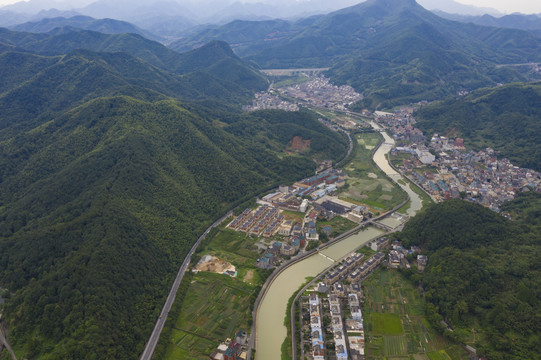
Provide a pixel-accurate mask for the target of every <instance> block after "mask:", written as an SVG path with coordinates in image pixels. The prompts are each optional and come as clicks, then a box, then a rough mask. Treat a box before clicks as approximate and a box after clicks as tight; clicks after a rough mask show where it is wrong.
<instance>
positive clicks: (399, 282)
mask: <svg viewBox="0 0 541 360" xmlns="http://www.w3.org/2000/svg"><path fill="white" fill-rule="evenodd" d="M363 288H364V295H365V303H364V305H363V311H364V319H365V329H366V338H367V347H366V359H404V360H407V359H415V360H440V359H441V360H461V359H467V354H466V352H465V351H464V350H463V349H462V348H461V347H460V346H458V345H455V344H453V343H450V342H449V341H448V340H446V339H445V338H444V337H443V336H441V335H439V334H438V333H437V332H436V331H434V330H433V329H432V328H431V327H430V326H429V324H428V322H427V321H426V319H425V316H424V301H423V300H422V299H421V297H420V293H419V290H418V289H417V288H415V287H414V286H413V285H412V283H411V282H410V281H409V280H408V279H406V278H405V277H404V276H403V275H402V274H400V273H399V272H398V271H396V270H388V269H385V268H380V269H379V270H377V271H376V272H375V273H374V274H372V275H371V276H370V277H368V278H367V280H366V281H365V282H364V283H363Z"/></svg>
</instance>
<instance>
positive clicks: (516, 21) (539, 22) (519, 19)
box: [436, 12, 541, 37]
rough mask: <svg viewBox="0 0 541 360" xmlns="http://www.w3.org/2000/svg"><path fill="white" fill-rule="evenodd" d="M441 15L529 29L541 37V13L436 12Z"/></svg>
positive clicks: (477, 22) (476, 22) (495, 25)
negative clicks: (492, 14) (480, 13)
mask: <svg viewBox="0 0 541 360" xmlns="http://www.w3.org/2000/svg"><path fill="white" fill-rule="evenodd" d="M436 13H437V14H438V15H439V16H441V17H444V18H446V19H450V20H456V21H460V22H464V23H473V24H477V25H483V26H493V27H499V28H509V29H520V30H528V31H530V32H532V33H533V34H535V35H537V36H540V37H541V15H523V14H511V15H505V16H500V17H495V16H491V15H487V14H486V15H482V16H466V15H457V14H449V13H445V12H436Z"/></svg>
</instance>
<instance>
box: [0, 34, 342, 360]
mask: <svg viewBox="0 0 541 360" xmlns="http://www.w3.org/2000/svg"><path fill="white" fill-rule="evenodd" d="M19 35H20V36H22V37H25V36H27V35H26V34H22V35H21V34H19ZM19 35H18V36H19ZM218 45H221V44H218ZM210 49H212V48H210ZM140 50H141V51H143V50H144V49H140ZM203 50H204V51H206V50H208V49H203ZM216 52H217V54H214V56H213V57H212V55H213V54H212V53H211V52H208V53H206V56H209V57H211V58H213V59H215V60H216V61H214V62H212V61H208V62H207V63H205V64H204V66H203V67H202V68H201V69H198V68H197V67H195V68H192V69H190V70H186V71H187V72H186V73H184V74H182V75H178V74H174V73H172V72H169V71H167V70H164V69H162V68H159V67H155V66H152V65H150V64H148V63H147V62H146V61H144V60H142V59H140V58H136V57H134V56H132V55H129V54H127V53H116V52H115V53H107V52H100V53H98V52H92V51H89V50H73V51H70V52H69V53H68V54H62V55H55V56H45V55H37V54H32V53H28V52H17V51H15V49H14V48H12V47H9V46H8V47H6V48H5V51H4V52H3V53H2V54H0V62H1V64H2V65H3V66H2V70H0V71H2V73H3V74H4V77H3V79H5V82H4V83H3V84H2V85H1V86H2V91H1V92H0V219H1V220H0V287H1V288H3V289H4V288H5V289H8V296H6V297H7V303H6V305H5V308H4V309H3V319H4V321H5V322H6V324H7V326H8V328H9V330H10V342H11V343H12V345H13V346H14V347H15V349H16V350H17V351H18V352H19V353H20V354H22V356H23V357H24V358H27V359H136V358H137V357H138V355H139V354H140V352H141V351H142V349H143V345H144V343H145V341H146V340H147V339H148V336H149V335H150V332H151V330H152V327H153V324H154V322H155V320H156V317H157V316H158V314H159V311H160V309H161V306H162V305H163V301H164V299H165V296H166V294H167V292H168V288H169V286H170V285H171V281H172V278H173V277H174V274H176V271H177V270H178V266H179V265H180V263H181V262H182V260H183V258H184V256H185V254H186V253H187V251H188V249H189V248H190V247H191V245H192V244H193V243H194V242H195V241H196V239H197V238H198V237H199V235H200V234H201V233H202V232H203V231H204V230H205V228H206V227H207V226H208V225H209V224H210V223H212V221H213V220H215V219H216V218H218V217H220V216H221V215H223V214H224V212H226V211H227V210H228V209H229V208H231V207H232V206H234V205H237V204H239V203H241V202H243V201H245V200H246V199H247V197H250V196H254V195H256V194H257V193H259V192H261V191H262V190H264V189H267V188H268V187H270V186H275V185H277V184H278V183H282V182H292V181H294V180H296V179H298V178H300V177H303V176H307V175H309V174H313V172H314V170H315V168H316V164H315V162H314V161H313V159H314V158H319V159H339V158H341V157H343V156H344V154H345V153H346V150H347V145H346V139H345V138H343V137H342V136H341V135H340V134H338V133H334V132H332V131H330V130H329V129H327V128H326V127H325V126H323V125H322V124H321V123H320V122H318V121H317V117H316V116H315V115H314V114H312V113H308V112H299V113H287V112H282V111H262V112H254V113H241V112H239V111H238V110H237V109H238V106H237V105H238V104H237V103H236V102H235V101H237V100H238V99H243V98H246V96H249V95H253V91H254V90H253V89H251V88H250V85H247V86H246V87H245V86H243V83H242V82H240V83H237V82H233V80H232V81H227V80H224V79H221V78H220V77H218V75H220V76H232V74H225V75H224V74H221V73H220V72H221V71H223V70H224V65H223V62H224V61H226V62H227V61H228V58H227V49H224V48H220V47H218V48H217V49H216ZM190 56H191V59H192V60H193V59H197V54H196V53H195V54H190ZM194 61H195V60H194ZM181 64H182V62H181V61H179V62H178V65H179V66H180V65H181ZM225 68H227V67H225ZM237 69H238V70H237V72H236V73H235V74H233V75H234V76H238V77H242V76H245V74H244V73H243V72H242V71H241V69H242V68H240V67H238V68H237ZM245 69H246V70H247V71H246V73H247V74H246V76H247V77H248V78H250V76H251V75H250V72H251V71H252V70H251V69H250V68H248V67H245ZM192 70H194V71H192ZM194 100H197V101H194ZM297 135H298V136H302V137H303V138H304V139H311V145H312V146H311V150H310V151H308V152H305V153H302V154H289V153H288V152H287V151H286V150H287V147H288V144H289V142H290V141H291V140H292V138H293V137H294V136H297Z"/></svg>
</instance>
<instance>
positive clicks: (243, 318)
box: [163, 220, 268, 360]
mask: <svg viewBox="0 0 541 360" xmlns="http://www.w3.org/2000/svg"><path fill="white" fill-rule="evenodd" d="M229 221H230V220H228V221H224V223H223V225H222V226H220V227H219V231H217V232H216V233H215V234H213V236H211V237H210V238H209V241H208V242H206V243H204V244H202V245H203V246H201V250H199V251H197V253H196V255H195V257H194V258H193V259H192V264H195V263H197V261H198V259H199V258H200V257H202V256H204V255H213V256H216V257H218V258H219V259H221V260H224V261H227V262H230V263H231V264H233V265H234V266H235V267H236V269H237V276H236V277H235V278H231V277H229V276H227V275H223V274H216V273H209V272H199V273H197V274H192V276H191V279H192V280H191V282H190V283H189V284H188V289H187V292H186V295H185V297H184V299H183V300H182V303H181V304H180V310H179V312H178V317H177V318H176V319H173V320H174V325H173V327H172V330H171V333H170V336H169V340H168V341H167V350H166V352H165V356H164V357H163V358H164V359H165V360H180V359H208V358H209V355H210V354H211V353H212V352H213V351H214V350H215V349H216V347H217V346H218V345H220V343H221V342H223V341H225V339H227V338H230V337H232V336H233V335H234V334H235V333H236V332H237V331H238V330H240V329H243V330H249V329H250V327H251V322H252V303H253V301H255V298H256V297H257V295H258V293H259V290H260V287H261V284H263V283H264V282H265V279H266V278H267V276H268V272H267V271H264V270H261V269H259V268H257V267H256V266H255V262H256V259H257V257H258V252H257V247H256V246H255V245H254V244H255V242H256V241H257V239H256V238H252V237H250V236H248V235H246V234H244V233H240V232H236V231H233V230H231V229H227V228H225V225H226V224H228V223H229Z"/></svg>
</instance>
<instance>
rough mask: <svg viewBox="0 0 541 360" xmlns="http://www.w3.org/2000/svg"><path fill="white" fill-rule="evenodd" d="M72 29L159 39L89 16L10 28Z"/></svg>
mask: <svg viewBox="0 0 541 360" xmlns="http://www.w3.org/2000/svg"><path fill="white" fill-rule="evenodd" d="M65 27H74V28H78V29H84V30H92V31H98V32H101V33H104V34H123V33H133V34H139V35H141V36H144V37H146V38H147V39H151V40H156V41H158V40H160V38H159V37H157V36H155V35H153V34H151V33H149V32H148V31H145V30H143V29H140V28H139V27H137V26H135V25H133V24H130V23H128V22H126V21H121V20H115V19H94V18H92V17H89V16H83V15H77V16H72V17H69V18H65V17H54V18H44V19H41V20H39V21H30V22H26V23H23V24H18V25H15V26H12V27H11V29H12V30H14V31H27V32H33V33H47V32H50V31H53V30H56V29H59V28H65Z"/></svg>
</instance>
